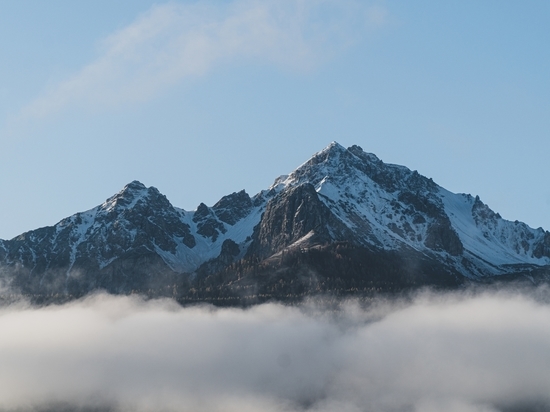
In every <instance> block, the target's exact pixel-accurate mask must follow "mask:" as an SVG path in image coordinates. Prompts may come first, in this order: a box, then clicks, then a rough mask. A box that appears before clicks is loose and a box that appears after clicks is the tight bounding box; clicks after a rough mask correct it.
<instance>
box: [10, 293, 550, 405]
mask: <svg viewBox="0 0 550 412" xmlns="http://www.w3.org/2000/svg"><path fill="white" fill-rule="evenodd" d="M546 293H547V291H545V290H540V289H539V290H538V296H539V297H540V296H544V295H545V294H546ZM549 325H550V306H549V305H548V304H547V303H545V302H544V300H541V299H537V298H535V297H534V295H532V294H530V293H527V292H510V291H500V292H493V293H489V292H486V293H476V294H473V293H465V292H463V293H455V294H435V293H430V292H425V293H421V294H418V295H416V296H415V297H413V298H411V299H407V300H395V301H390V300H384V299H380V300H377V301H374V302H372V303H370V304H369V305H363V304H360V303H359V302H358V301H353V300H349V301H343V302H341V303H340V304H339V305H338V307H337V308H334V307H331V308H328V307H325V306H324V305H323V304H322V302H319V301H316V302H308V303H305V304H303V305H301V306H292V307H291V306H284V305H280V304H263V305H259V306H254V307H251V308H248V309H227V308H224V309H219V308H214V307H212V306H196V307H186V308H182V307H180V306H178V305H177V304H176V303H174V302H173V301H170V300H149V301H144V300H142V299H140V298H138V297H114V296H109V295H104V294H99V295H95V296H91V297H88V298H86V299H83V300H80V301H77V302H73V303H70V304H65V305H59V306H55V305H52V306H48V307H42V308H37V307H33V306H31V305H29V304H27V303H24V302H19V303H17V304H15V305H11V306H9V307H4V308H2V309H0V331H1V335H0V410H4V411H72V410H78V411H130V410H131V411H243V412H246V411H259V412H263V411H269V412H279V411H281V412H283V411H284V412H292V411H304V410H308V411H319V412H321V411H336V410H338V411H349V412H355V411H392V412H393V411H395V412H401V411H403V412H404V411H407V412H409V411H411V412H432V411H434V412H435V411H450V412H463V411H464V412H474V411H476V412H477V411H480V412H481V411H483V412H489V411H490V412H493V411H502V412H515V411H543V410H549V409H550V397H549V393H550V327H549Z"/></svg>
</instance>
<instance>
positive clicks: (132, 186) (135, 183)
mask: <svg viewBox="0 0 550 412" xmlns="http://www.w3.org/2000/svg"><path fill="white" fill-rule="evenodd" d="M142 190H147V187H146V186H145V185H144V184H143V183H141V182H140V181H139V180H132V181H131V182H130V183H128V184H127V185H126V186H124V188H123V189H122V190H121V192H127V191H132V192H134V191H142Z"/></svg>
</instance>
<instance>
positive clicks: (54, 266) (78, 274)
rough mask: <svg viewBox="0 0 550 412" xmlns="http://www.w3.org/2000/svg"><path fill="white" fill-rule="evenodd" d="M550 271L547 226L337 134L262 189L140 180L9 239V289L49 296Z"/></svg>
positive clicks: (324, 285) (215, 295) (423, 280)
mask: <svg viewBox="0 0 550 412" xmlns="http://www.w3.org/2000/svg"><path fill="white" fill-rule="evenodd" d="M549 267H550V233H549V232H547V231H544V230H543V229H540V228H539V229H532V228H530V227H528V226H527V225H525V224H524V223H521V222H517V221H516V222H510V221H506V220H504V219H502V218H501V216H500V215H499V214H498V213H495V212H493V211H492V210H491V209H490V208H489V207H488V206H487V205H485V204H484V203H483V202H482V201H481V200H480V199H479V197H472V196H470V195H465V194H454V193H451V192H449V191H447V190H445V189H443V188H442V187H440V186H438V185H437V184H436V183H434V182H433V180H432V179H429V178H426V177H424V176H421V175H420V174H419V173H417V172H416V171H411V170H409V169H408V168H406V167H403V166H398V165H391V164H386V163H384V162H382V161H381V160H380V159H378V158H377V157H376V156H375V155H373V154H370V153H366V152H364V151H363V150H362V149H361V148H360V147H358V146H352V147H350V148H348V149H346V148H344V147H342V146H340V145H339V144H337V143H332V144H330V145H329V146H328V147H327V148H325V149H324V150H322V151H321V152H319V153H316V154H315V155H314V156H313V157H312V158H311V159H310V160H309V161H307V162H306V163H304V164H303V165H302V166H300V167H299V168H298V169H296V170H295V171H293V172H292V173H291V174H290V175H285V176H281V177H279V178H278V179H276V180H275V183H274V184H273V185H272V186H271V187H270V188H269V189H267V190H264V191H262V192H260V193H258V194H257V195H255V196H253V197H250V196H249V195H248V194H247V193H246V192H245V191H244V190H243V191H240V192H237V193H232V194H230V195H227V196H224V197H223V198H221V199H220V200H219V201H218V202H217V203H216V204H215V205H213V206H212V207H208V206H207V205H205V204H203V203H201V204H200V205H199V206H198V207H197V209H196V210H195V211H185V210H182V209H178V208H176V207H174V206H172V205H171V204H170V202H169V201H168V200H167V199H166V197H165V196H163V195H162V194H161V193H159V191H158V190H157V189H155V188H154V187H150V188H147V187H145V186H144V185H143V184H141V183H139V182H137V181H134V182H131V183H130V184H128V185H127V186H125V187H124V188H123V189H122V190H121V191H120V192H119V193H117V194H116V195H114V196H113V197H111V198H109V199H107V200H106V201H105V202H104V203H103V204H101V205H100V206H97V207H95V208H93V209H90V210H88V211H86V212H81V213H77V214H75V215H73V216H71V217H68V218H66V219H64V220H62V221H61V222H59V223H58V224H57V225H55V226H51V227H45V228H40V229H37V230H34V231H30V232H27V233H24V234H22V235H20V236H18V237H16V238H14V239H11V240H0V280H1V282H2V285H0V286H3V287H4V289H6V288H7V289H8V290H12V291H17V292H21V293H25V294H28V295H32V296H50V297H51V296H64V297H71V296H81V295H84V294H86V293H88V292H90V291H92V290H96V289H105V290H107V291H109V292H111V293H132V292H139V293H146V294H149V295H163V296H175V297H177V298H178V299H180V300H181V301H195V300H211V301H212V300H215V299H226V300H227V302H228V303H229V304H231V302H234V301H235V299H237V300H238V299H243V296H244V297H245V296H248V297H250V296H256V297H258V296H264V297H265V298H266V299H268V298H280V297H281V296H283V295H284V296H301V295H307V294H311V293H324V292H335V291H348V292H350V291H359V290H360V289H361V290H363V291H365V290H384V289H388V290H389V289H391V290H398V289H400V288H407V287H411V286H422V285H447V286H448V285H454V286H456V285H459V284H460V283H462V282H463V281H465V280H468V281H487V280H491V279H509V278H518V277H521V276H526V277H528V278H529V279H531V280H533V281H538V280H544V279H547V278H548V277H549V276H548V273H549V272H550V271H549ZM232 299H233V300H232Z"/></svg>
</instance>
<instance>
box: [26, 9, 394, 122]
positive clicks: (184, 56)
mask: <svg viewBox="0 0 550 412" xmlns="http://www.w3.org/2000/svg"><path fill="white" fill-rule="evenodd" d="M384 21H385V12H384V9H382V8H379V7H370V6H368V5H366V4H365V3H362V2H357V1H355V0H339V1H334V0H321V1H313V0H289V1H284V2H281V1H277V0H267V1H264V0H262V1H260V0H235V1H232V2H229V3H225V4H224V3H221V2H205V1H203V2H198V3H191V4H182V3H167V4H164V5H157V6H154V7H153V8H152V9H150V10H149V11H148V12H147V13H145V14H143V15H142V16H140V17H139V18H138V19H137V20H136V21H135V22H133V23H132V24H130V25H129V26H127V27H125V28H123V29H121V30H119V31H118V32H116V33H114V34H112V35H111V36H109V37H108V38H107V39H105V40H104V42H103V45H102V52H101V53H100V55H99V56H98V57H97V59H96V60H95V61H93V62H91V63H90V64H88V65H87V66H85V67H83V68H82V70H81V71H80V72H78V73H76V74H75V75H74V76H73V77H71V78H69V79H66V80H65V81H63V82H61V83H60V84H57V85H56V86H54V87H52V88H51V89H50V90H49V91H48V92H46V93H45V94H44V95H42V96H40V97H39V98H37V99H36V100H35V101H33V102H32V103H31V104H30V105H29V106H27V107H26V108H25V109H24V111H23V115H27V116H38V117H41V116H46V115H48V114H51V113H55V112H57V111H59V110H62V109H64V108H65V107H67V106H69V105H74V104H77V105H82V104H83V105H86V106H89V107H93V108H103V107H114V106H118V105H121V104H127V103H134V102H141V101H145V100H147V99H150V98H152V97H154V96H155V95H157V94H158V93H160V92H162V91H164V90H166V89H167V88H169V87H170V86H172V85H175V84H177V83H178V82H180V81H181V80H182V79H184V78H188V77H190V76H197V75H203V74H204V73H206V72H207V71H208V70H210V69H211V68H212V67H213V66H215V65H217V64H220V63H223V62H228V61H233V60H235V59H238V60H239V61H243V60H244V61H258V62H262V63H264V62H267V63H273V64H276V65H278V66H282V67H286V68H289V69H293V70H294V69H297V70H307V69H309V68H311V67H313V66H315V65H316V64H317V63H318V62H319V61H322V60H324V59H326V58H327V57H328V56H330V55H331V54H333V53H334V52H335V51H337V50H339V49H341V48H342V47H345V46H346V45H347V44H349V43H350V42H352V41H353V40H354V39H356V38H357V37H358V36H359V35H360V33H361V32H363V31H364V30H365V29H368V28H373V27H377V26H380V25H381V24H383V23H384Z"/></svg>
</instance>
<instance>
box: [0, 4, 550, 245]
mask: <svg viewBox="0 0 550 412" xmlns="http://www.w3.org/2000/svg"><path fill="white" fill-rule="evenodd" d="M0 10H1V12H0V52H1V53H2V55H1V58H0V188H1V201H0V238H2V239H10V238H12V237H14V236H16V235H18V234H20V233H22V232H25V231H27V230H31V229H36V228H38V227H42V226H49V225H53V224H55V223H57V222H58V221H59V220H61V219H62V218H64V217H67V216H69V215H72V214H74V213H76V212H79V211H84V210H87V209H90V208H92V207H94V206H96V205H98V204H100V203H102V202H103V201H104V200H105V199H106V198H107V197H109V196H111V195H113V194H114V193H116V192H117V191H119V190H120V189H121V188H122V187H123V186H124V185H125V184H127V183H129V182H130V181H132V180H135V179H137V180H140V181H141V182H143V183H144V184H145V185H147V186H155V187H157V188H158V189H159V190H160V191H161V192H162V193H164V194H165V195H166V196H167V197H168V199H169V200H170V201H171V202H172V204H173V205H174V206H177V207H181V208H184V209H186V210H193V209H195V208H196V207H197V205H198V204H199V203H200V202H204V203H206V204H207V205H212V204H214V203H215V202H216V201H217V200H218V199H219V198H220V197H222V196H224V195H226V194H229V193H231V192H234V191H239V190H241V189H245V190H246V191H247V192H248V193H249V194H251V195H253V194H255V193H257V192H258V191H260V190H262V189H265V188H267V187H268V186H269V185H270V184H271V183H272V182H273V180H274V179H275V178H276V177H277V176H279V175H281V174H287V173H289V172H291V171H292V170H293V169H295V168H296V167H297V166H298V165H300V164H301V163H303V162H304V161H306V160H307V159H308V158H309V157H310V156H311V155H312V154H313V153H315V152H317V151H319V150H321V149H323V148H324V147H325V146H326V145H328V144H329V143H330V142H331V141H333V140H335V141H337V142H339V143H340V144H342V145H344V146H350V145H353V144H357V145H360V146H361V147H362V148H363V149H364V150H365V151H368V152H372V153H375V154H376V155H377V156H378V157H380V158H381V159H382V160H383V161H385V162H389V163H397V164H402V165H405V166H407V167H409V168H410V169H413V170H414V169H416V170H418V171H419V172H420V173H421V174H423V175H425V176H428V177H431V178H433V180H434V181H435V182H436V183H438V184H439V185H441V186H443V187H445V188H446V189H448V190H451V191H453V192H465V193H471V194H472V195H479V196H480V197H481V199H482V200H483V201H484V202H485V203H487V204H488V205H489V206H490V207H491V208H492V209H493V210H494V211H495V212H499V213H500V214H501V215H502V216H503V217H504V218H506V219H509V220H516V219H517V220H520V221H524V222H526V223H527V224H529V225H530V226H532V227H539V226H542V227H544V228H545V229H549V230H550V183H549V181H548V180H549V179H548V175H549V173H548V171H549V164H550V162H549V161H548V154H549V153H550V75H549V74H550V45H549V42H548V38H549V34H550V33H549V31H550V29H549V28H550V2H548V1H546V0H544V1H534V0H533V1H528V2H518V1H503V0H495V1H490V0H486V1H483V2H479V1H464V0H460V1H459V0H456V1H445V2H441V1H414V2H411V1H405V0H403V1H391V0H388V1H383V0H380V1H377V0H373V1H353V0H349V1H347V0H334V1H331V0H327V1H323V0H320V1H310V0H273V1H269V0H266V1H254V0H235V1H224V2H222V1H171V2H162V1H161V2H153V1H147V0H117V1H116V2H113V1H112V0H109V1H107V0H94V1H79V2H75V1H68V0H49V1H47V2H46V1H39V0H34V1H30V0H17V1H15V0H14V1H11V0H5V1H2V2H1V4H0Z"/></svg>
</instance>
